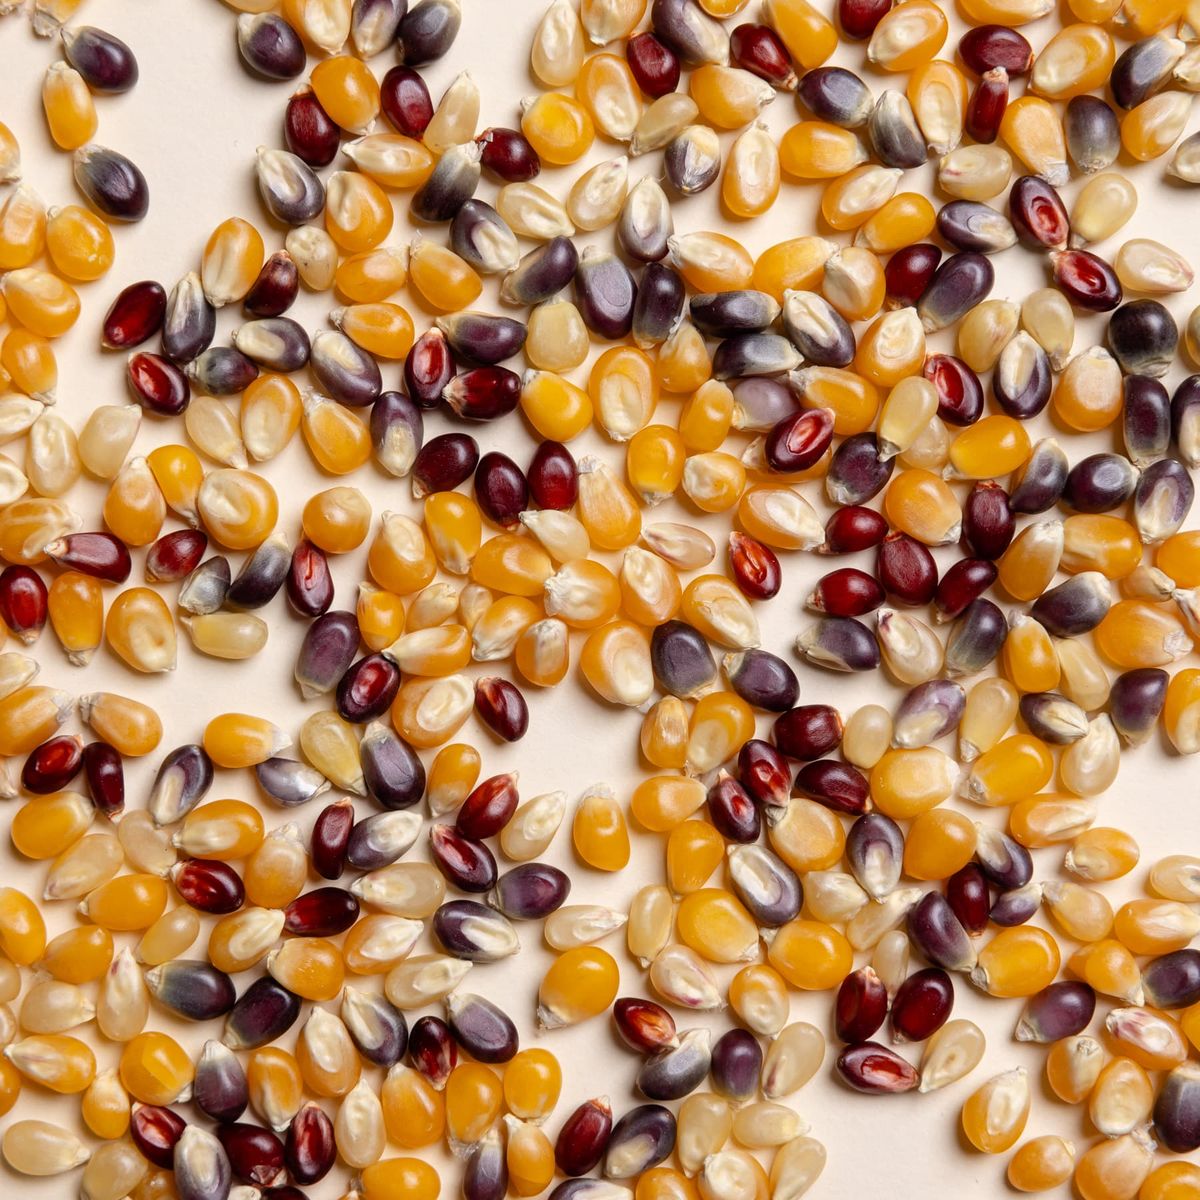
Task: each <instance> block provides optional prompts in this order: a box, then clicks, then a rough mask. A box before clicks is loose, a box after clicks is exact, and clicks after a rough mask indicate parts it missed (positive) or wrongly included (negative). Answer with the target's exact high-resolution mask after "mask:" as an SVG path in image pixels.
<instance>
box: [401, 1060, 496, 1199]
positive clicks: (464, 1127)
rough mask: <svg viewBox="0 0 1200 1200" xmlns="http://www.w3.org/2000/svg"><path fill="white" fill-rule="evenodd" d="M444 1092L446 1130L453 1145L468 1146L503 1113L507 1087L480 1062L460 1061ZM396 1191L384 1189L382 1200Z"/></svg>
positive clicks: (493, 1072)
mask: <svg viewBox="0 0 1200 1200" xmlns="http://www.w3.org/2000/svg"><path fill="white" fill-rule="evenodd" d="M444 1095H445V1100H446V1133H447V1135H448V1136H449V1138H450V1144H451V1146H452V1147H454V1146H458V1147H462V1148H465V1147H468V1146H472V1145H474V1144H475V1143H476V1142H478V1141H479V1140H480V1139H481V1138H482V1137H483V1135H484V1134H485V1133H486V1132H487V1130H488V1127H489V1126H490V1125H491V1124H492V1122H493V1121H494V1120H495V1119H496V1118H497V1117H498V1116H499V1115H500V1108H501V1105H502V1104H503V1101H504V1093H503V1088H502V1085H501V1083H500V1080H499V1078H498V1077H497V1075H496V1072H495V1071H493V1070H492V1069H491V1067H488V1066H485V1065H484V1064H483V1063H476V1062H460V1063H459V1064H458V1066H456V1067H455V1068H454V1070H452V1071H451V1072H450V1077H449V1079H447V1080H446V1087H445V1091H444ZM431 1169H432V1168H431ZM396 1194H397V1193H395V1192H387V1193H383V1192H381V1193H380V1194H379V1195H380V1200H384V1198H385V1196H392V1195H396ZM404 1194H406V1195H407V1194H409V1193H408V1192H405V1193H404Z"/></svg>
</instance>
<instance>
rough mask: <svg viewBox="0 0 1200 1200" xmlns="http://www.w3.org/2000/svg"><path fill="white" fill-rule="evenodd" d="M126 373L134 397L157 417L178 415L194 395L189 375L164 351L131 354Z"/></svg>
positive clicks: (143, 351) (142, 351) (145, 351)
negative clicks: (164, 356)
mask: <svg viewBox="0 0 1200 1200" xmlns="http://www.w3.org/2000/svg"><path fill="white" fill-rule="evenodd" d="M125 373H126V377H127V379H128V381H129V389H130V391H131V393H132V395H133V398H134V399H135V400H136V401H137V402H138V403H139V404H140V405H141V406H142V407H143V408H144V409H146V410H147V411H149V412H152V413H154V414H155V415H156V416H160V417H177V416H179V414H180V413H181V412H183V410H184V409H185V408H187V406H188V401H189V400H191V398H192V394H191V389H190V388H189V387H188V381H187V376H186V375H184V373H183V372H182V371H181V370H180V369H179V368H178V367H177V366H176V365H175V364H174V363H173V362H171V361H170V359H167V358H163V356H162V355H161V354H151V353H150V351H148V350H140V351H138V353H137V354H133V355H130V358H129V362H128V364H127V365H126V368H125Z"/></svg>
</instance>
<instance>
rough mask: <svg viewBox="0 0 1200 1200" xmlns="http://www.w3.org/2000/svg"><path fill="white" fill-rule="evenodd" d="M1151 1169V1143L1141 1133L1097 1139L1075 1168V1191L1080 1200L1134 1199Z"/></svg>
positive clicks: (1147, 1137)
mask: <svg viewBox="0 0 1200 1200" xmlns="http://www.w3.org/2000/svg"><path fill="white" fill-rule="evenodd" d="M1153 1165H1154V1141H1153V1139H1152V1138H1151V1137H1150V1134H1149V1133H1147V1132H1146V1131H1145V1130H1141V1129H1139V1130H1137V1131H1135V1132H1134V1133H1127V1134H1124V1135H1123V1136H1122V1137H1118V1138H1101V1139H1100V1141H1098V1142H1095V1143H1094V1144H1093V1145H1091V1146H1090V1147H1088V1149H1087V1150H1085V1151H1084V1152H1083V1154H1081V1155H1080V1157H1079V1161H1078V1162H1077V1163H1076V1165H1075V1190H1076V1191H1077V1192H1078V1193H1079V1195H1080V1196H1081V1197H1082V1200H1119V1198H1120V1197H1122V1196H1130V1197H1132V1196H1134V1195H1136V1194H1138V1191H1139V1189H1140V1187H1141V1185H1142V1182H1143V1181H1144V1180H1145V1179H1146V1177H1147V1175H1149V1174H1150V1168H1151V1167H1152V1166H1153Z"/></svg>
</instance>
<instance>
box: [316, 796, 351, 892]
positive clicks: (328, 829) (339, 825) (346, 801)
mask: <svg viewBox="0 0 1200 1200" xmlns="http://www.w3.org/2000/svg"><path fill="white" fill-rule="evenodd" d="M353 827H354V805H353V803H352V802H351V800H350V798H349V797H348V796H343V797H342V799H340V800H336V801H334V803H333V804H329V805H326V806H325V808H323V809H322V810H321V812H320V813H319V814H318V816H317V819H316V821H315V822H314V823H313V830H312V838H311V840H310V842H309V856H310V858H311V859H312V865H313V870H314V871H316V873H317V874H318V875H320V876H321V878H322V879H338V878H340V877H341V874H342V872H343V871H344V870H345V869H346V848H347V846H349V844H350V831H351V829H353Z"/></svg>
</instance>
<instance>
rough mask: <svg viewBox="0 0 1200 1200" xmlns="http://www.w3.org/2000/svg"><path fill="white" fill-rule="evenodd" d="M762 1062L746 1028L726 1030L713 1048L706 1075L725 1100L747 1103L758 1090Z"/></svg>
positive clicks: (760, 1052) (753, 1038) (756, 1040)
mask: <svg viewBox="0 0 1200 1200" xmlns="http://www.w3.org/2000/svg"><path fill="white" fill-rule="evenodd" d="M762 1063H763V1052H762V1047H761V1046H760V1045H759V1044H758V1038H756V1037H755V1036H754V1035H753V1034H752V1033H751V1032H750V1031H749V1030H747V1029H730V1030H727V1031H726V1032H725V1033H723V1034H721V1036H720V1037H719V1038H717V1040H716V1042H715V1043H714V1044H713V1048H712V1066H711V1068H710V1072H709V1074H710V1078H711V1079H712V1085H713V1091H715V1092H719V1093H720V1094H721V1095H722V1096H724V1097H725V1098H726V1099H728V1100H733V1101H739V1100H749V1099H750V1097H751V1096H753V1095H754V1094H755V1093H756V1092H757V1091H758V1080H759V1076H760V1075H761V1074H762ZM688 1090H689V1091H690V1090H691V1089H690V1088H689V1089H688Z"/></svg>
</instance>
